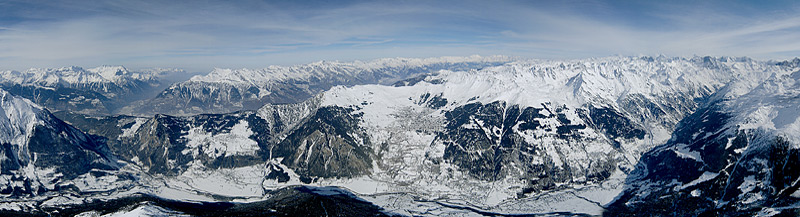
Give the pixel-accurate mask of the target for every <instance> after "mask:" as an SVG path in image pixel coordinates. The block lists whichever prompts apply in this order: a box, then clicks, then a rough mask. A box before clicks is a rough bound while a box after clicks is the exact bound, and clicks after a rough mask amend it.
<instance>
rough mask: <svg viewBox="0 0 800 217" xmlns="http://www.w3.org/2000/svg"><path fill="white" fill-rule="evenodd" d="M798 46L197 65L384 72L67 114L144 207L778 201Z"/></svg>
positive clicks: (119, 199)
mask: <svg viewBox="0 0 800 217" xmlns="http://www.w3.org/2000/svg"><path fill="white" fill-rule="evenodd" d="M475 58H477V57H475ZM444 59H447V58H444ZM480 59H483V58H480ZM389 60H391V61H389ZM397 60H398V59H387V60H382V61H386V62H390V63H395V62H396V61H397ZM412 60H415V61H422V60H420V59H412ZM423 60H424V59H423ZM378 62H381V61H376V62H369V63H372V65H376V63H378ZM422 62H426V61H422ZM434 62H435V61H434ZM799 63H800V59H795V60H791V61H784V62H773V61H757V60H753V59H749V58H730V57H719V58H716V57H691V58H673V57H663V56H659V57H606V58H592V59H583V60H569V61H556V60H518V61H514V62H510V63H504V64H501V63H498V62H492V64H497V65H493V66H492V65H480V64H479V67H475V66H478V65H471V64H467V65H463V67H468V66H471V67H475V68H471V69H467V70H427V69H426V70H418V69H414V70H405V69H409V68H414V67H411V66H403V64H406V63H402V64H400V63H398V65H392V64H389V63H381V64H377V65H376V66H374V67H372V66H364V65H370V64H367V63H362V62H355V63H322V62H320V63H314V64H309V65H303V66H294V67H287V68H281V67H273V68H276V70H274V71H267V70H266V69H265V70H264V71H260V72H257V73H256V72H254V71H249V72H252V74H249V75H247V76H244V75H242V76H234V77H227V78H226V79H227V80H226V79H222V80H218V79H219V78H222V77H226V76H232V74H231V73H228V74H224V75H225V76H223V75H222V74H218V75H213V74H214V73H212V74H211V75H208V76H207V77H195V78H193V80H203V79H206V78H207V79H209V80H204V81H203V82H200V83H196V85H197V87H203V85H207V89H206V90H209V91H210V90H220V89H219V87H220V86H216V85H218V84H224V85H229V86H230V87H232V88H233V87H237V88H238V86H237V85H241V84H242V83H248V82H249V83H258V82H263V83H258V84H257V85H250V86H248V85H243V86H241V88H245V87H246V88H251V87H255V86H260V87H264V86H266V87H273V86H270V85H273V84H274V83H272V82H273V81H276V80H292V81H299V80H314V79H315V76H316V77H317V78H325V79H324V80H333V81H335V80H336V79H335V78H337V77H344V78H348V79H349V77H348V76H352V77H359V76H361V75H363V74H359V73H368V74H370V73H372V74H380V76H374V77H375V78H376V79H374V80H371V81H369V82H367V81H363V83H352V84H347V85H338V86H335V85H334V83H328V84H326V85H330V86H332V87H330V89H328V88H319V89H312V88H306V89H304V91H307V92H305V94H307V96H308V98H307V99H305V100H302V101H300V102H295V103H282V104H273V103H268V104H266V105H263V106H261V107H259V108H258V109H254V110H243V111H237V112H232V113H225V114H203V115H191V116H170V115H155V116H150V117H133V116H108V117H90V116H86V115H82V114H78V113H72V112H66V111H62V112H59V113H58V114H59V117H62V118H64V120H65V121H66V122H69V123H71V124H73V125H74V126H76V127H77V128H79V129H81V130H83V131H84V132H87V133H89V134H92V135H96V136H98V137H102V138H104V139H103V143H102V147H104V148H103V150H108V151H107V153H112V154H113V156H112V157H115V158H117V159H119V161H120V162H124V165H122V164H119V165H120V167H118V168H117V169H115V170H113V171H116V172H108V174H132V175H130V177H135V178H132V179H122V180H129V181H128V182H122V183H128V184H129V185H130V186H136V187H134V188H124V187H120V186H115V187H113V188H114V189H123V190H109V191H108V192H107V193H108V194H107V196H106V198H105V199H99V201H106V203H108V204H117V205H118V207H129V208H130V209H128V210H129V211H130V212H132V213H137V212H152V213H172V214H176V215H177V214H193V213H198V212H206V211H203V208H202V207H198V206H197V205H196V204H198V203H195V202H193V201H203V203H202V204H206V205H208V206H209V207H217V208H220V207H228V208H225V210H228V211H230V212H231V213H236V212H240V211H241V210H248V209H259V208H258V207H262V209H261V210H263V206H264V203H265V202H264V201H273V202H274V201H281V202H279V204H281V205H280V206H275V207H273V208H269V209H270V210H272V209H275V210H278V211H277V212H280V211H281V210H282V209H289V210H291V209H292V208H291V207H292V206H291V204H294V205H297V206H306V205H302V204H317V203H320V204H337V203H342V202H336V200H345V201H350V202H347V204H340V205H341V206H339V208H337V209H341V210H351V209H352V210H362V211H358V212H354V213H358V214H362V215H363V214H364V212H379V214H403V215H506V214H544V215H553V214H556V215H557V214H566V215H571V214H590V215H600V214H623V215H624V214H631V213H642V212H641V211H644V210H647V211H648V212H651V211H652V212H653V213H654V214H659V213H661V214H669V213H666V212H659V211H669V212H670V213H674V214H679V215H680V214H705V213H708V214H725V212H739V211H747V212H751V211H752V212H758V211H763V212H764V213H767V212H772V211H776V210H777V211H780V210H782V209H784V208H790V207H793V205H794V203H795V202H796V200H795V199H793V198H794V197H793V196H791V195H793V194H794V191H795V190H796V188H797V187H798V186H795V185H796V184H797V183H795V182H796V180H797V179H798V177H800V175H798V174H800V173H796V172H795V171H794V169H793V168H794V165H795V164H796V162H797V160H798V159H795V158H797V154H796V153H795V152H796V151H795V148H794V146H795V144H796V143H797V141H798V139H800V138H797V135H798V132H800V127H798V126H800V123H799V122H800V120H797V116H798V112H797V111H798V110H800V107H798V104H799V103H797V102H795V101H797V99H798V97H797V96H796V95H798V90H799V89H800V88H799V87H798V85H797V84H798V83H797V82H800V75H798V73H800V72H797V71H798V70H800V64H799ZM315 64H316V65H317V66H316V67H317V69H314V70H310V69H308V70H307V69H305V68H304V67H311V68H314V67H312V66H314V65H315ZM358 64H362V65H361V66H358V67H354V66H353V68H357V69H352V68H347V67H350V66H352V65H358ZM409 65H414V64H409ZM421 65H424V64H421ZM456 65H457V64H456ZM323 66H325V67H323ZM328 66H330V67H328ZM346 66H347V67H346ZM370 67H372V68H370ZM415 67H416V66H415ZM425 67H432V66H425ZM278 68H280V69H291V68H296V70H300V69H303V70H305V71H302V72H304V73H290V72H292V71H285V72H284V73H283V74H281V73H277V72H279V71H280V70H277V69H278ZM365 68H369V69H370V70H373V71H370V70H366V69H365ZM398 68H404V69H403V70H399V71H398V72H384V71H382V70H395V69H398ZM418 68H419V67H418ZM423 68H424V67H423ZM340 69H342V70H343V69H348V70H344V71H337V70H340ZM351 69H352V70H351ZM428 69H431V68H428ZM359 70H361V71H359ZM243 71H248V70H243ZM400 71H404V72H402V73H405V74H402V73H400ZM412 71H413V73H412ZM298 72H300V71H298ZM308 72H318V73H317V74H314V73H308ZM333 72H338V73H333ZM237 73H244V72H237ZM233 74H236V73H233ZM400 74H402V75H400ZM257 75H263V76H268V77H262V78H258V77H257ZM390 75H391V76H390ZM213 76H218V77H217V78H215V79H211V77H213ZM402 77H404V78H405V79H403V80H399V81H397V79H398V78H402ZM377 78H381V79H383V80H381V79H377ZM340 81H341V82H349V80H347V79H344V80H340ZM337 82H338V81H337ZM312 83H313V82H312ZM182 84H187V83H181V84H179V85H182ZM297 84H298V83H293V84H291V85H290V86H294V87H298V85H297ZM317 84H321V83H317ZM179 85H177V86H179ZM234 89H235V88H234ZM231 90H232V89H231ZM265 90H267V89H265ZM312 90H313V91H312ZM267 91H271V92H270V93H271V94H272V93H277V92H274V90H267ZM315 91H316V92H320V93H319V94H313V93H315ZM200 93H202V91H200ZM209 93H210V92H209ZM259 93H260V90H259ZM187 96H188V95H187ZM209 96H218V95H213V94H212V95H209ZM198 102H200V101H198ZM43 111H44V110H43ZM55 120H57V119H55ZM65 126H68V125H65ZM20 132H21V131H20ZM8 134H9V135H18V134H19V132H16V131H14V132H11V133H8ZM89 137H93V136H89ZM98 144H99V143H98ZM98 153H100V152H98ZM102 153H106V152H102ZM798 153H800V152H798ZM37 155H38V154H37ZM109 158H110V157H109ZM2 165H3V168H5V165H6V164H5V163H3V164H2ZM92 171H96V170H92ZM629 174H630V175H629ZM723 174H724V175H723ZM729 174H730V175H729ZM723 183H726V184H723ZM296 185H302V186H319V187H314V188H311V187H301V188H299V189H298V188H297V187H296ZM322 186H339V187H341V189H340V188H335V189H329V188H328V187H322ZM342 189H347V190H349V191H352V192H354V193H355V194H349V193H346V191H344V190H342ZM298 191H299V192H300V193H298ZM47 192H50V191H47ZM54 192H58V191H54ZM309 193H310V194H309ZM53 194H55V193H53ZM137 195H138V196H137ZM335 195H339V196H342V197H339V196H335ZM82 197H84V196H71V197H67V198H62V199H59V200H54V199H52V198H50V199H49V200H48V201H50V202H49V203H48V204H51V206H50V207H57V206H58V204H65V203H66V204H70V203H75V201H76V200H78V199H79V198H82ZM92 198H100V197H96V196H93V197H92ZM281 198H290V199H286V200H282V199H281ZM297 198H299V199H300V200H297ZM309 198H311V199H309ZM337 198H338V199H337ZM38 200H41V199H38ZM31 201H37V200H31ZM170 201H171V202H170ZM229 201H232V202H229ZM291 201H306V202H308V203H306V202H303V203H302V204H301V203H294V202H291ZM355 201H361V202H355ZM664 201H668V202H675V203H664ZM351 202H354V203H355V204H360V205H357V206H350V205H349V204H350V203H351ZM362 202H363V203H362ZM16 203H20V202H19V201H14V202H11V204H16ZM284 203H285V204H289V206H283V204H284ZM6 204H8V203H6ZM32 204H35V202H33V203H32ZM120 204H124V205H120ZM193 204H194V205H193ZM237 204H238V205H237ZM298 204H300V205H298ZM117 205H114V206H117ZM373 205H377V206H379V207H382V208H380V209H376V208H375V207H374V206H373ZM321 206H322V208H325V207H330V206H329V205H321ZM69 207H71V208H69V210H70V211H69V213H83V214H87V215H90V214H92V213H94V211H92V210H93V209H90V208H87V206H83V205H81V206H77V205H75V206H72V205H71V206H69ZM136 207H139V208H136ZM231 207H234V208H231ZM236 207H244V208H241V209H240V208H236ZM761 207H770V208H768V209H763V210H762V209H761ZM140 208H141V209H140ZM107 209H112V210H116V209H113V208H106V210H107ZM363 210H370V211H363ZM118 211H119V212H120V213H125V212H127V211H126V210H118ZM706 211H707V212H706ZM65 212H66V211H65ZM209 212H210V211H209ZM270 212H272V211H270ZM604 212H606V213H604ZM95 214H107V213H104V212H100V213H95ZM751 214H752V213H751ZM767 214H768V213H767Z"/></svg>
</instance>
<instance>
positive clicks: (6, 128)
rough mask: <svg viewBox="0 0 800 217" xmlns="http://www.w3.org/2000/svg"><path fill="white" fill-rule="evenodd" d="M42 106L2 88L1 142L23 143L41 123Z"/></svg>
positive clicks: (0, 111) (0, 109)
mask: <svg viewBox="0 0 800 217" xmlns="http://www.w3.org/2000/svg"><path fill="white" fill-rule="evenodd" d="M41 112H42V108H41V107H39V106H38V105H35V104H33V103H31V101H29V100H27V99H23V98H21V97H17V96H13V95H11V94H9V93H8V92H6V91H5V90H2V89H0V144H12V145H23V144H25V143H26V142H27V139H28V138H29V137H30V134H31V132H32V131H33V127H34V126H35V125H37V124H41V123H42V121H41V120H40V119H39V116H40V115H41V114H40V113H41Z"/></svg>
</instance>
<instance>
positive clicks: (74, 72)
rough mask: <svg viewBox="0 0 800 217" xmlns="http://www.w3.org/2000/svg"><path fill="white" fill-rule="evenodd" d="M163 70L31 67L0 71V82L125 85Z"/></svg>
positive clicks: (153, 75)
mask: <svg viewBox="0 0 800 217" xmlns="http://www.w3.org/2000/svg"><path fill="white" fill-rule="evenodd" d="M162 71H165V70H145V71H142V72H132V71H129V70H128V69H127V68H125V67H124V66H99V67H95V68H89V69H84V68H81V67H77V66H70V67H61V68H31V69H28V70H25V71H23V72H19V71H0V75H1V76H2V77H0V83H13V84H22V85H38V86H45V87H57V86H59V85H60V86H65V87H75V86H87V85H92V84H111V83H114V84H116V85H119V86H123V85H125V83H126V82H131V81H132V80H141V81H149V80H152V79H156V78H157V76H158V75H159V74H161V73H162Z"/></svg>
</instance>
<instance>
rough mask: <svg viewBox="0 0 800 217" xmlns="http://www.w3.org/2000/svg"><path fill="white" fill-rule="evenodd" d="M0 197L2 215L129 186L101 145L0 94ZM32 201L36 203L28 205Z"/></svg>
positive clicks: (97, 139) (22, 101)
mask: <svg viewBox="0 0 800 217" xmlns="http://www.w3.org/2000/svg"><path fill="white" fill-rule="evenodd" d="M0 145H2V149H0V166H1V167H2V170H0V197H1V198H2V203H0V207H2V209H3V210H16V211H25V210H34V209H39V208H41V207H40V206H39V205H37V203H41V202H43V201H46V200H48V199H52V198H58V197H62V196H63V195H71V196H72V197H80V196H81V195H90V194H95V193H98V192H106V191H114V190H117V189H119V188H124V187H126V186H130V185H131V181H130V180H131V179H132V178H131V177H129V176H125V175H121V174H120V173H117V171H118V169H119V168H120V167H121V166H122V165H121V164H120V163H119V162H117V160H116V159H117V158H116V157H115V156H113V154H112V153H111V152H110V151H109V149H108V147H107V146H106V145H105V143H104V139H103V138H100V137H97V136H92V135H87V134H85V133H83V132H81V131H79V130H77V129H75V128H74V127H72V126H70V125H68V124H66V123H64V122H63V121H60V120H58V119H57V118H55V117H54V116H53V115H52V114H50V113H49V112H48V111H47V110H46V109H43V108H42V107H40V106H38V105H35V104H33V103H32V102H30V101H29V100H27V99H23V98H21V97H17V96H13V95H11V94H10V93H8V92H6V91H4V90H2V89H0ZM32 198H36V199H32Z"/></svg>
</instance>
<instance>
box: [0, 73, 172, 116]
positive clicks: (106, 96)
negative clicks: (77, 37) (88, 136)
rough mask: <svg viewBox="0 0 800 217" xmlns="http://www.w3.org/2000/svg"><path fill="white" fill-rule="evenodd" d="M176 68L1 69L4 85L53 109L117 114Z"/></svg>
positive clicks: (0, 77) (0, 85)
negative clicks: (121, 108) (132, 69)
mask: <svg viewBox="0 0 800 217" xmlns="http://www.w3.org/2000/svg"><path fill="white" fill-rule="evenodd" d="M173 73H182V71H180V70H175V69H149V70H143V71H135V72H134V71H129V70H128V69H126V68H125V67H122V66H100V67H95V68H89V69H84V68H81V67H75V66H72V67H63V68H32V69H28V70H25V71H22V72H19V71H0V87H2V88H3V89H5V90H6V91H8V92H11V93H12V94H15V95H18V96H21V97H24V98H27V99H30V100H31V101H33V102H34V103H37V104H40V105H43V106H45V107H47V108H48V109H51V110H67V111H73V112H81V113H87V114H113V112H114V111H115V110H116V109H118V108H119V107H122V106H125V105H127V103H129V102H130V101H135V100H139V99H140V98H141V95H142V94H143V93H146V92H149V91H152V89H153V88H157V87H158V86H159V85H160V82H161V81H160V77H162V76H166V75H168V74H173Z"/></svg>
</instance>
